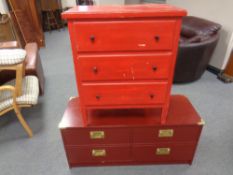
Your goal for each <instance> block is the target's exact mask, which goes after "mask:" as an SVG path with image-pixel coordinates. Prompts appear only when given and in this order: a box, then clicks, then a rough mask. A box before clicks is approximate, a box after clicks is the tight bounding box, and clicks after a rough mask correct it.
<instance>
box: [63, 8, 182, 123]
mask: <svg viewBox="0 0 233 175" xmlns="http://www.w3.org/2000/svg"><path fill="white" fill-rule="evenodd" d="M185 15H186V11H185V10H182V9H179V8H176V7H172V6H169V5H152V4H150V5H132V6H102V7H101V6H85V7H82V6H77V7H74V8H72V9H70V10H68V11H66V12H64V13H63V14H62V17H63V19H67V20H68V27H69V33H70V39H71V44H72V50H73V59H74V66H75V72H76V80H77V86H78V89H79V94H80V105H81V111H82V117H83V122H84V125H87V126H88V125H89V122H88V121H89V116H88V110H89V109H95V108H98V109H107V108H111V109H115V108H118V109H119V108H160V109H162V110H161V111H160V116H161V123H165V122H166V117H167V112H168V108H169V101H170V90H171V84H172V79H173V72H174V65H175V61H176V53H177V47H178V39H179V34H180V25H181V19H182V16H185Z"/></svg>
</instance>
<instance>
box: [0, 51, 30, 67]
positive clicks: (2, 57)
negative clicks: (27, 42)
mask: <svg viewBox="0 0 233 175" xmlns="http://www.w3.org/2000/svg"><path fill="white" fill-rule="evenodd" d="M25 56H26V51H25V50H23V49H0V65H14V64H18V63H22V62H23V61H24V59H25Z"/></svg>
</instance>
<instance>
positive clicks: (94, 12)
mask: <svg viewBox="0 0 233 175" xmlns="http://www.w3.org/2000/svg"><path fill="white" fill-rule="evenodd" d="M186 14H187V12H186V11H185V10H184V9H181V8H177V7H175V6H171V5H167V4H159V5H158V4H144V5H123V6H115V5H113V6H76V7H74V8H71V9H70V10H68V11H66V12H65V13H63V14H62V17H63V19H68V20H72V19H103V18H104V19H107V18H119V19H120V18H122V19H124V18H145V17H146V18H148V17H175V16H180V17H182V16H185V15H186Z"/></svg>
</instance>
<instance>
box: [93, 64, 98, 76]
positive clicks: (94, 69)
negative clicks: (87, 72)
mask: <svg viewBox="0 0 233 175" xmlns="http://www.w3.org/2000/svg"><path fill="white" fill-rule="evenodd" d="M92 71H93V73H94V74H97V73H98V68H97V67H96V66H95V67H93V68H92Z"/></svg>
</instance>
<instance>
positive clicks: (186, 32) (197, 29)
mask: <svg viewBox="0 0 233 175" xmlns="http://www.w3.org/2000/svg"><path fill="white" fill-rule="evenodd" d="M220 29H221V25H220V24H217V23H214V22H212V21H208V20H205V19H201V18H197V17H193V16H187V17H184V18H183V22H182V29H181V36H180V43H179V49H178V55H177V62H176V68H175V74H174V82H175V83H188V82H192V81H195V80H197V79H199V78H200V77H201V76H202V74H203V73H204V71H205V70H206V68H207V66H208V63H209V61H210V59H211V56H212V54H213V51H214V49H215V47H216V45H217V42H218V40H219V30H220Z"/></svg>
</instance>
